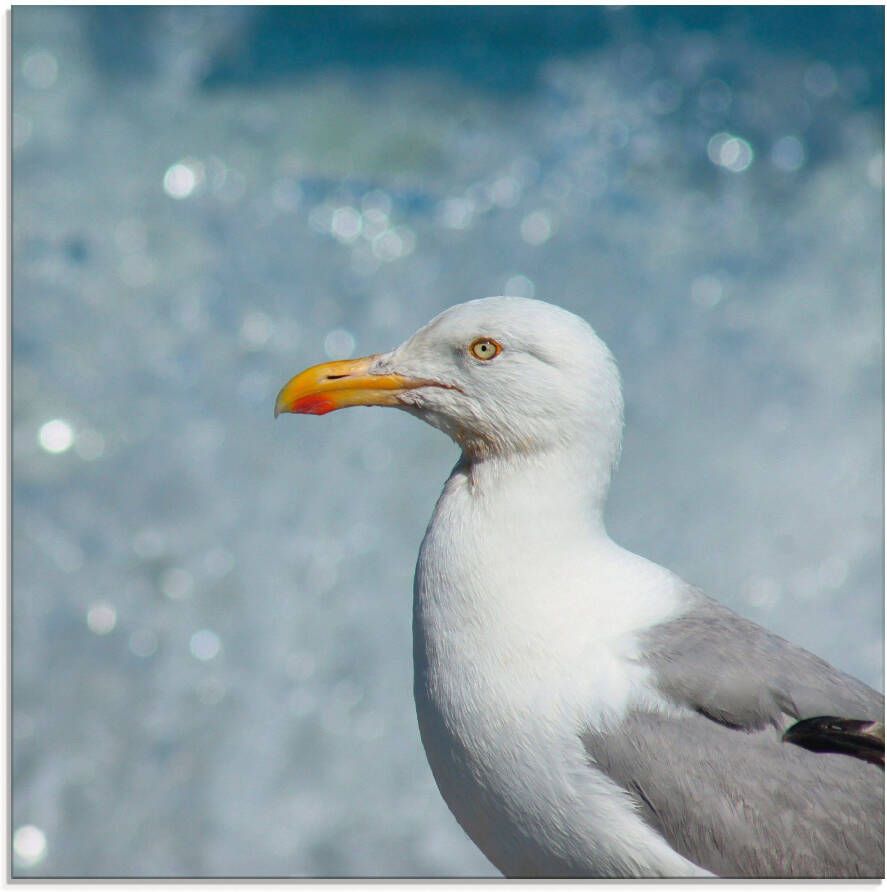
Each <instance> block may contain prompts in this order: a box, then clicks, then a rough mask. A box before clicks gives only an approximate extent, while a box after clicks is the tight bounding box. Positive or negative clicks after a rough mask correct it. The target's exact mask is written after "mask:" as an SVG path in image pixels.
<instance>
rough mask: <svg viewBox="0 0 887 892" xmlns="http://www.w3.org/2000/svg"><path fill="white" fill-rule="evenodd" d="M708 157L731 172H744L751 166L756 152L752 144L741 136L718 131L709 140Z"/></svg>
mask: <svg viewBox="0 0 887 892" xmlns="http://www.w3.org/2000/svg"><path fill="white" fill-rule="evenodd" d="M708 157H709V159H710V160H711V161H712V163H713V164H717V165H718V166H719V167H723V168H725V169H726V170H729V171H730V172H731V173H742V172H743V171H745V170H748V168H749V167H750V166H751V163H752V161H754V157H755V153H754V150H753V149H752V147H751V144H750V143H749V142H748V141H747V140H745V139H743V138H742V137H741V136H733V135H732V134H730V133H716V134H715V135H714V136H713V137H712V138H711V139H710V140H709V141H708Z"/></svg>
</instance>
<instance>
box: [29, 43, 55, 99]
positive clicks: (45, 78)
mask: <svg viewBox="0 0 887 892" xmlns="http://www.w3.org/2000/svg"><path fill="white" fill-rule="evenodd" d="M22 74H23V75H24V77H25V80H26V81H27V82H28V84H29V85H30V86H32V87H34V88H35V89H37V90H48V89H49V88H50V87H52V86H53V85H54V84H55V82H56V80H57V79H58V74H59V63H58V61H57V60H56V58H55V56H54V55H53V54H52V53H50V52H49V51H48V50H34V52H32V53H28V55H27V56H25V59H24V62H22Z"/></svg>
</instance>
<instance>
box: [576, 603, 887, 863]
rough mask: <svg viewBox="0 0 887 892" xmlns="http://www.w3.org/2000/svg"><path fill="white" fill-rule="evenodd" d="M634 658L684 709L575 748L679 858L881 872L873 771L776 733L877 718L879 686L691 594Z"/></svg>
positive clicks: (878, 795) (646, 715)
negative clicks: (825, 721) (803, 722)
mask: <svg viewBox="0 0 887 892" xmlns="http://www.w3.org/2000/svg"><path fill="white" fill-rule="evenodd" d="M693 600H694V603H693V607H692V608H691V609H690V610H689V611H688V612H687V613H686V614H684V615H683V616H681V617H679V618H677V619H675V620H672V621H670V622H668V623H663V624H662V625H660V626H657V627H655V628H654V629H653V630H651V632H650V633H648V636H647V638H646V641H645V642H644V645H645V654H644V657H643V659H644V662H645V663H646V664H648V665H649V667H650V668H651V671H652V672H653V677H654V680H655V683H656V684H657V686H658V688H659V690H660V691H661V692H662V693H663V695H664V696H665V697H666V698H667V699H669V700H671V701H672V702H673V703H674V704H675V705H676V706H679V707H684V709H679V710H676V711H675V712H672V713H659V712H652V711H650V712H641V711H636V712H633V713H630V714H629V715H628V716H627V717H626V718H625V719H624V720H623V721H622V722H620V723H619V724H618V725H616V726H614V727H611V728H607V729H604V730H599V731H589V732H586V733H585V734H584V735H583V738H582V739H583V743H584V744H585V748H586V751H587V752H588V754H589V757H590V758H591V759H592V760H594V762H596V763H597V765H598V766H599V767H600V768H601V770H603V771H604V772H605V773H606V774H607V775H609V776H610V777H611V778H612V779H613V780H614V781H615V782H616V783H617V784H619V785H620V786H621V787H623V789H625V790H626V791H628V792H629V794H630V795H631V796H632V797H633V798H634V799H635V802H636V804H637V807H638V810H639V812H640V814H641V815H642V816H643V817H644V819H645V820H646V821H647V822H648V823H649V824H650V825H651V826H653V827H654V828H655V829H656V830H658V831H659V832H660V833H661V834H662V835H663V836H664V837H665V839H666V840H668V842H669V844H670V845H671V846H672V847H673V848H674V849H675V850H676V851H678V852H680V854H682V855H683V856H684V857H685V858H688V859H689V860H691V861H693V862H694V863H696V864H699V865H700V866H702V867H705V868H706V869H708V870H710V871H712V872H713V873H715V874H717V875H718V876H725V877H752V876H756V877H787V876H792V877H882V876H884V775H883V772H882V771H881V769H880V768H878V767H877V766H875V765H873V764H869V763H867V762H865V761H860V760H858V759H854V758H850V757H847V756H844V755H836V754H825V753H814V752H810V751H808V750H806V749H802V748H801V747H798V746H793V745H790V744H787V743H784V742H783V741H782V731H783V729H784V728H785V726H786V725H790V724H792V723H793V722H794V721H796V720H797V719H800V718H805V717H808V716H821V715H826V714H828V715H838V716H845V717H848V718H854V719H868V720H878V721H881V720H883V715H884V698H883V695H881V694H878V693H877V692H876V691H874V690H872V689H871V688H869V687H867V686H866V685H864V684H862V683H861V682H859V681H857V680H856V679H854V678H851V677H850V676H848V675H844V674H843V673H841V672H838V671H837V670H836V669H834V668H832V667H831V666H829V665H828V664H827V663H825V662H824V661H823V660H820V659H819V658H818V657H815V656H813V654H810V653H808V652H807V651H805V650H802V649H801V648H798V647H795V646H794V645H792V644H790V643H789V642H787V641H785V640H784V639H782V638H779V637H777V636H776V635H773V634H771V633H769V632H767V631H766V630H765V629H763V628H761V627H760V626H758V625H756V624H755V623H752V622H750V621H748V620H745V619H743V618H742V617H739V616H737V615H736V614H734V613H732V612H731V611H730V610H728V609H727V608H725V607H723V606H722V605H720V604H717V603H716V602H714V601H711V600H710V599H708V598H706V597H704V596H703V595H701V594H698V593H695V592H694V593H693Z"/></svg>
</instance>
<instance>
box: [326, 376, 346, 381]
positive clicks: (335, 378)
mask: <svg viewBox="0 0 887 892" xmlns="http://www.w3.org/2000/svg"><path fill="white" fill-rule="evenodd" d="M347 377H348V376H347V375H327V376H326V380H327V381H338V380H339V378H347Z"/></svg>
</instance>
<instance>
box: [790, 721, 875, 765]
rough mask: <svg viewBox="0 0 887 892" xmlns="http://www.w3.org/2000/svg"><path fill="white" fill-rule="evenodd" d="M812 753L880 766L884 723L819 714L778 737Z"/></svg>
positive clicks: (795, 725) (797, 723)
mask: <svg viewBox="0 0 887 892" xmlns="http://www.w3.org/2000/svg"><path fill="white" fill-rule="evenodd" d="M782 739H783V740H784V741H785V742H786V743H793V744H794V745H795V746H800V747H803V748H804V749H806V750H810V751H811V752H814V753H839V754H842V755H846V756H852V757H853V758H855V759H862V760H864V761H866V762H871V763H872V764H874V765H879V766H880V767H881V768H883V767H884V723H883V722H873V721H872V720H871V719H846V718H841V717H840V716H833V715H820V716H814V717H813V718H809V719H802V720H801V721H800V722H796V723H795V724H794V725H792V726H791V727H790V728H788V729H787V730H786V731H785V733H784V734H783V735H782Z"/></svg>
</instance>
